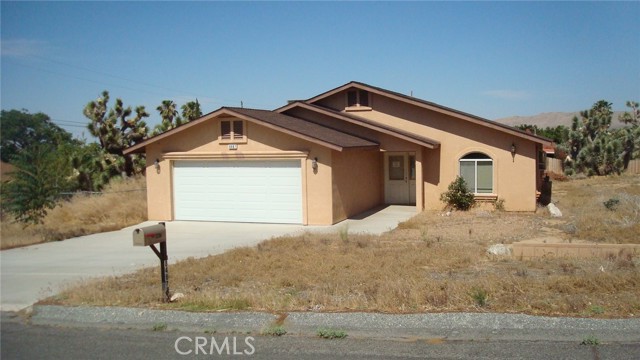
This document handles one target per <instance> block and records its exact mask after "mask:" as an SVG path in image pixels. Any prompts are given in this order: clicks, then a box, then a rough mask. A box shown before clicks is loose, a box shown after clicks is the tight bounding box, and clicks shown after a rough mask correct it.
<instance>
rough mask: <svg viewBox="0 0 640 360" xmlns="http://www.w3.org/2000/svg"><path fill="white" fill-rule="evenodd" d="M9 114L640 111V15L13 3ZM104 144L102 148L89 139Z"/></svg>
mask: <svg viewBox="0 0 640 360" xmlns="http://www.w3.org/2000/svg"><path fill="white" fill-rule="evenodd" d="M1 17H2V19H1V20H2V24H1V27H2V29H1V30H2V33H1V41H2V64H1V66H2V68H1V70H2V72H1V82H2V84H1V85H2V86H1V93H0V96H1V102H2V109H4V110H9V109H22V108H24V109H27V110H29V111H30V112H32V113H34V112H44V113H46V114H48V115H49V116H51V117H52V118H53V119H54V120H55V121H56V122H58V123H59V124H62V125H63V127H64V128H66V129H67V130H69V131H72V132H73V133H74V134H79V133H81V132H82V127H83V124H86V122H87V119H86V118H84V116H83V115H82V109H83V108H84V106H85V105H86V103H87V102H89V101H91V100H93V99H95V98H97V97H98V96H99V95H100V93H101V92H102V90H108V91H109V92H110V94H111V97H112V99H115V98H116V97H118V98H121V99H122V100H123V101H124V103H125V105H131V106H132V107H135V106H138V105H144V106H146V108H147V111H148V112H149V113H151V114H152V116H151V118H149V119H148V121H147V122H148V123H149V124H150V125H155V124H157V123H158V122H159V115H158V113H157V111H156V110H155V108H156V107H157V106H158V105H159V104H160V103H161V101H162V100H164V99H170V100H173V101H175V102H176V103H178V105H182V104H183V103H185V102H186V101H190V100H193V99H195V98H197V99H198V100H199V102H200V103H201V105H202V108H203V111H204V112H205V113H206V112H210V111H213V110H215V109H217V108H219V107H220V106H240V102H241V101H242V102H243V104H244V106H245V107H253V108H265V109H273V108H276V107H279V106H282V105H284V104H286V101H287V100H291V99H306V98H309V97H312V96H314V95H317V94H319V93H321V92H324V91H326V90H330V89H333V88H335V87H338V86H340V85H343V84H345V83H347V82H349V81H351V80H356V81H361V82H364V83H368V84H370V85H374V86H379V87H383V88H386V89H389V90H393V91H397V92H401V93H405V94H411V93H413V95H414V96H416V97H419V98H422V99H425V100H429V101H433V102H436V103H439V104H441V105H444V106H448V107H452V108H456V109H458V110H462V111H465V112H469V113H472V114H475V115H478V116H482V117H485V118H489V119H496V118H501V117H507V116H512V115H523V116H524V115H534V114H538V113H542V112H553V111H577V110H583V109H587V108H589V107H590V106H591V105H592V104H593V103H594V102H595V101H597V100H600V99H605V100H608V101H610V102H612V103H613V104H614V109H616V110H623V109H624V108H625V106H624V103H625V101H627V100H635V101H639V100H640V21H639V20H638V19H639V18H640V2H453V3H450V2H320V3H316V2H314V3H309V2H278V3H273V2H240V3H238V2H233V3H227V2H10V1H2V2H1ZM87 136H88V135H87Z"/></svg>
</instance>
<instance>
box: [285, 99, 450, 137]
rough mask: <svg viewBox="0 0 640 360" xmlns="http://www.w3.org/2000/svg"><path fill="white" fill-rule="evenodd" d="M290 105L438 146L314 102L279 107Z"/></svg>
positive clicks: (395, 129) (289, 107) (401, 131)
mask: <svg viewBox="0 0 640 360" xmlns="http://www.w3.org/2000/svg"><path fill="white" fill-rule="evenodd" d="M292 106H299V107H302V108H305V109H308V110H311V111H315V112H319V113H324V114H326V115H329V116H333V117H335V118H338V119H341V120H344V121H348V122H351V123H354V124H358V125H362V126H364V127H368V128H370V129H374V130H377V131H382V132H385V133H387V134H391V135H394V136H396V137H399V138H402V139H405V140H408V141H410V142H413V143H416V144H418V145H421V146H424V147H426V148H428V149H436V148H438V147H439V146H440V142H439V141H437V140H433V139H430V138H428V137H425V136H420V135H417V134H414V133H411V132H408V131H404V130H402V129H398V128H394V127H391V126H386V125H384V124H381V123H377V122H373V121H371V120H367V119H365V118H363V117H360V116H354V115H351V114H349V113H344V112H341V111H336V110H333V109H330V108H327V107H323V106H318V105H315V104H311V103H306V102H296V103H292V104H290V105H289V106H287V107H286V108H281V109H284V111H286V110H289V109H291V108H292Z"/></svg>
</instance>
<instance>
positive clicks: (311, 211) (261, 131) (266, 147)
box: [146, 119, 333, 225]
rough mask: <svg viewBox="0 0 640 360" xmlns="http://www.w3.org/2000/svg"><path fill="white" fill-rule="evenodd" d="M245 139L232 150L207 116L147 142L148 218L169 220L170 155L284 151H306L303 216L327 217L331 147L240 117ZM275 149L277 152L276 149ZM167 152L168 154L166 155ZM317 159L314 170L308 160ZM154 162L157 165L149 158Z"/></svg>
mask: <svg viewBox="0 0 640 360" xmlns="http://www.w3.org/2000/svg"><path fill="white" fill-rule="evenodd" d="M245 124H246V133H247V135H248V140H247V143H245V144H242V143H238V149H237V150H229V148H228V144H226V143H225V144H220V143H219V141H218V136H219V131H220V130H219V120H218V119H211V120H210V121H207V122H203V123H201V124H198V125H196V126H193V127H191V128H188V129H185V130H184V131H181V132H178V133H176V134H174V135H173V136H171V137H169V138H167V139H162V140H159V141H158V142H155V143H152V144H150V145H148V146H147V150H146V151H147V189H148V190H147V194H148V212H149V219H150V220H173V205H172V193H173V189H172V188H173V186H172V163H173V161H180V160H189V159H195V158H196V157H197V158H198V159H199V160H203V159H211V160H216V161H224V160H225V159H229V160H238V159H256V158H265V157H269V158H274V159H277V158H284V157H287V158H290V157H291V156H293V157H294V158H295V157H296V156H298V155H296V154H293V155H292V154H291V153H289V152H302V153H307V154H308V156H303V155H302V156H300V158H301V161H302V162H303V163H302V166H301V171H302V172H303V174H302V179H303V184H302V191H303V218H304V220H305V222H306V223H307V224H309V225H326V224H332V223H333V211H332V210H333V209H332V187H331V178H332V175H331V173H332V168H331V157H332V152H331V150H330V149H327V148H325V147H323V146H320V145H317V144H314V143H310V142H308V141H305V140H301V139H299V138H296V137H294V136H291V135H287V134H283V133H281V132H278V131H275V130H272V129H269V128H267V127H264V126H262V125H259V124H256V123H252V122H246V123H245ZM279 153H280V154H281V155H279ZM167 154H168V155H167ZM314 158H317V159H318V169H317V171H314V170H313V169H312V166H311V162H312V160H313V159H314ZM156 159H158V160H159V162H160V171H159V172H157V171H156V169H155V167H154V161H155V160H156Z"/></svg>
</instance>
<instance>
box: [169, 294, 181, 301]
mask: <svg viewBox="0 0 640 360" xmlns="http://www.w3.org/2000/svg"><path fill="white" fill-rule="evenodd" d="M183 297H184V294H183V293H175V294H173V295H171V298H170V299H169V301H170V302H174V301H178V300H180V299H182V298H183Z"/></svg>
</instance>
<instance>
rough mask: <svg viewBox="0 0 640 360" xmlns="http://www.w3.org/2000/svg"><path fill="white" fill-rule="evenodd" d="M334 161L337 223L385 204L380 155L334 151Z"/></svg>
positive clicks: (355, 151) (373, 152)
mask: <svg viewBox="0 0 640 360" xmlns="http://www.w3.org/2000/svg"><path fill="white" fill-rule="evenodd" d="M332 159H333V162H332V164H333V165H332V178H333V182H332V183H333V189H332V190H333V222H334V223H336V222H339V221H342V220H344V219H346V218H348V217H350V216H353V215H356V214H359V213H361V212H363V211H366V210H369V209H371V208H373V207H375V206H377V205H380V204H382V202H383V192H382V189H383V188H384V187H383V183H382V179H383V178H382V168H383V166H382V156H381V154H380V152H378V151H372V150H368V151H357V150H353V151H345V152H337V151H334V152H333V157H332Z"/></svg>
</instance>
